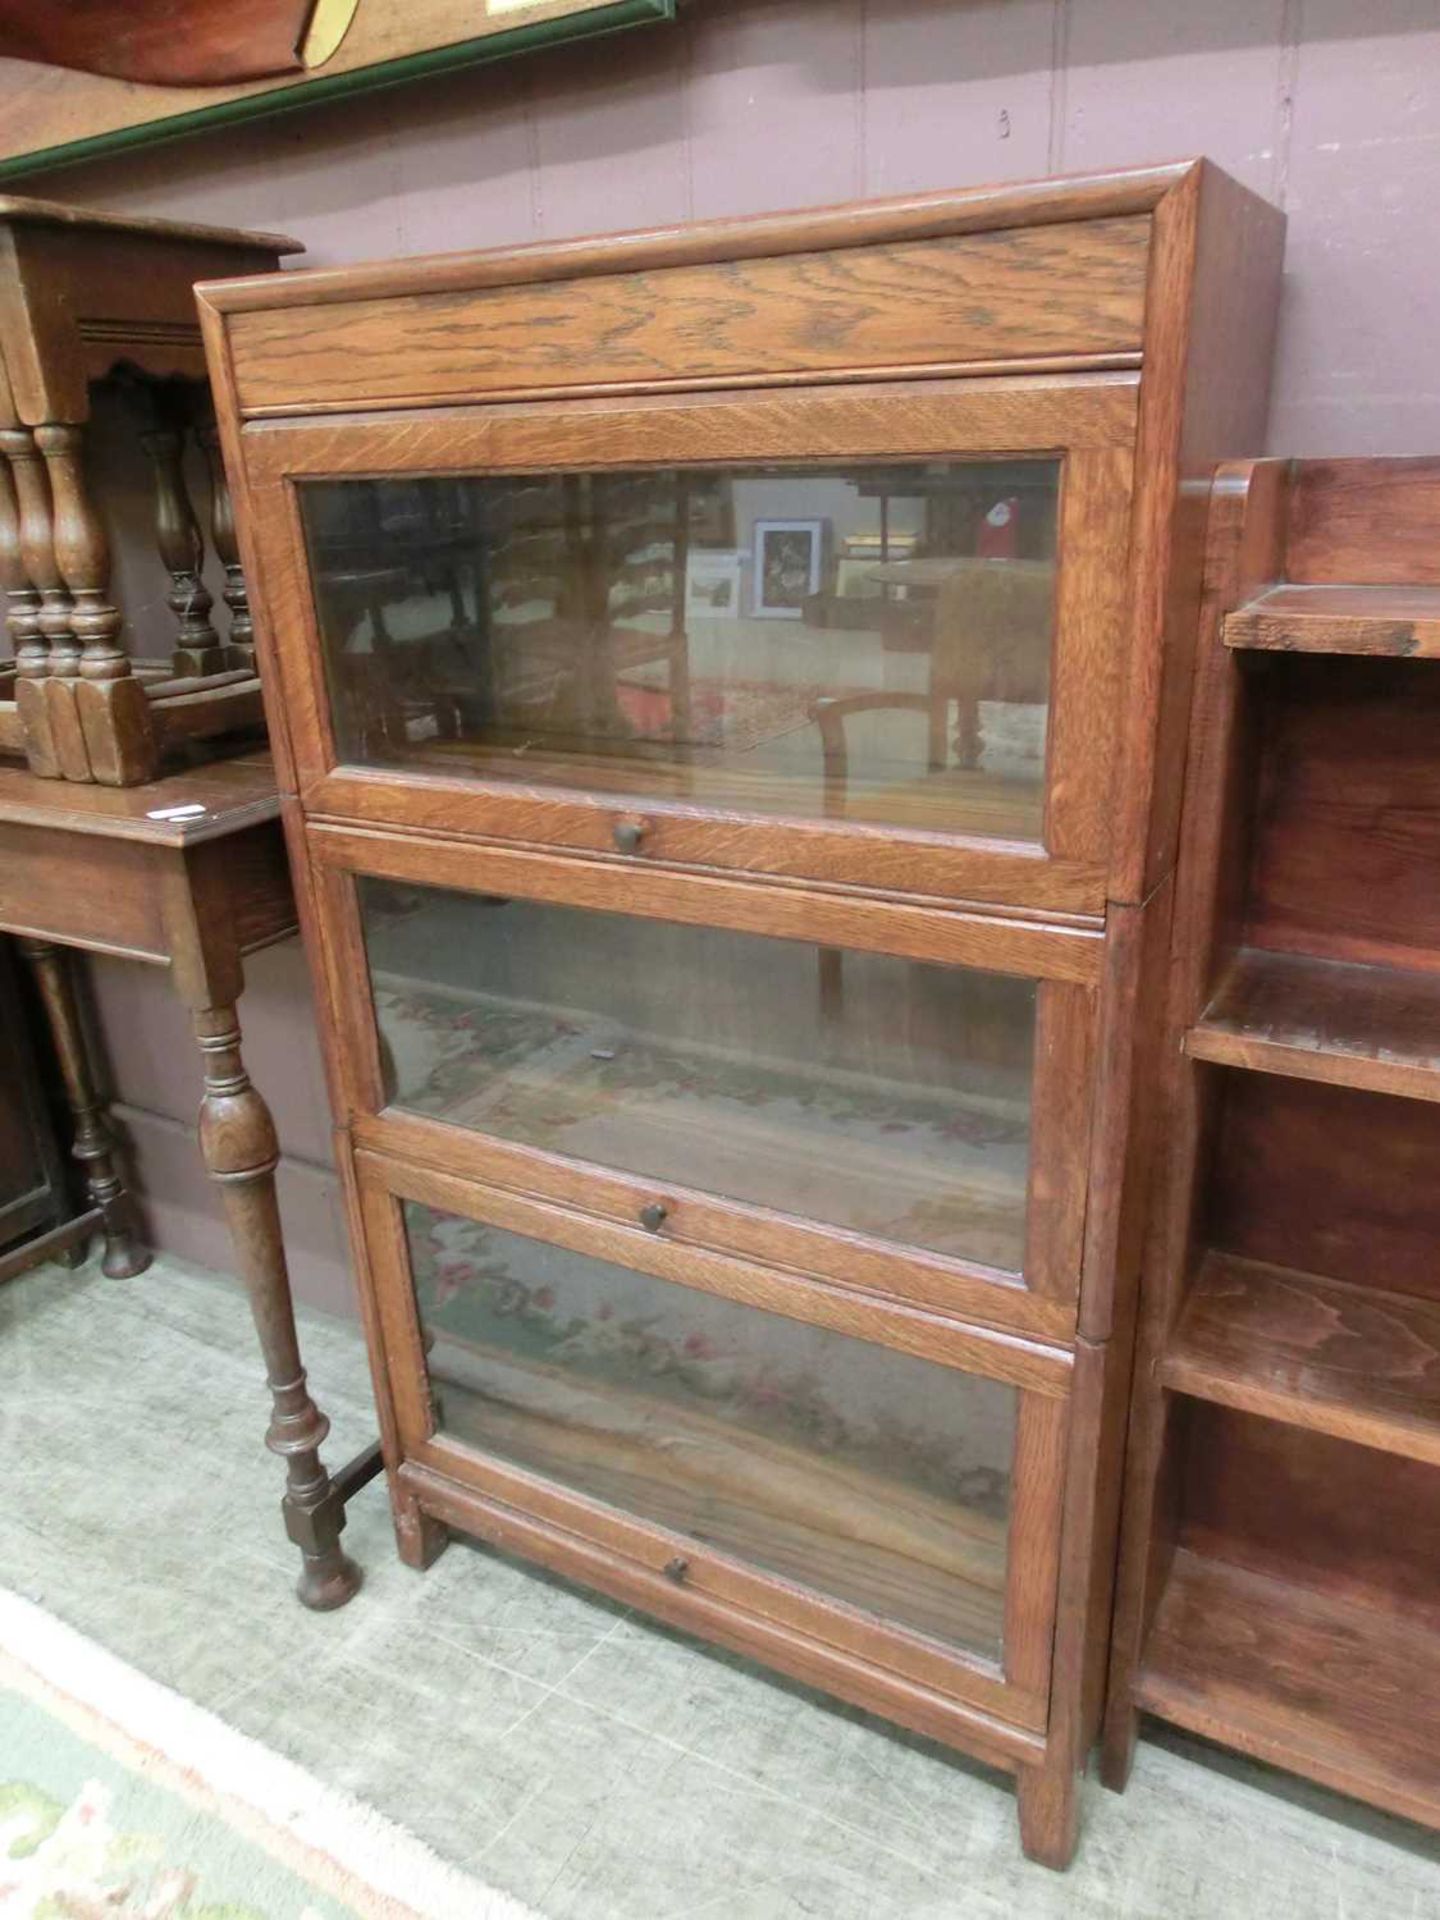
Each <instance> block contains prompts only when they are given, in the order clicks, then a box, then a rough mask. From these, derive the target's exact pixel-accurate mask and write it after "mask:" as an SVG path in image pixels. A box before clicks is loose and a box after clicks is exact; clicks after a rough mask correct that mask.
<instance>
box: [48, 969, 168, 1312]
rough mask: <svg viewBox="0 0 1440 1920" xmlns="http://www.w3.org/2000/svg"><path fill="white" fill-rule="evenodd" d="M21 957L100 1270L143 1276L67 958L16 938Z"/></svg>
mask: <svg viewBox="0 0 1440 1920" xmlns="http://www.w3.org/2000/svg"><path fill="white" fill-rule="evenodd" d="M18 944H19V947H20V951H21V953H22V954H23V955H24V957H25V959H26V960H27V961H28V962H29V964H30V967H31V969H32V971H33V972H34V975H35V981H36V985H37V986H38V987H39V989H40V998H41V1000H42V1002H43V1004H44V1007H45V1017H46V1019H47V1021H48V1022H49V1025H50V1032H51V1035H52V1037H53V1038H54V1041H55V1052H56V1055H57V1056H58V1058H59V1062H60V1075H61V1078H62V1080H63V1081H64V1083H65V1097H66V1100H67V1101H68V1103H69V1107H70V1114H71V1118H72V1120H73V1121H74V1129H75V1131H74V1139H73V1142H72V1144H71V1148H70V1151H71V1153H72V1154H73V1155H74V1157H75V1158H76V1159H77V1160H78V1161H79V1162H80V1165H81V1167H82V1169H83V1170H84V1174H85V1190H86V1192H87V1194H88V1195H89V1198H90V1204H91V1205H92V1206H93V1207H98V1208H99V1209H100V1216H101V1222H102V1229H103V1232H104V1235H105V1254H104V1258H103V1259H102V1260H101V1263H100V1265H101V1270H102V1272H104V1273H107V1274H108V1275H109V1276H110V1277H111V1279H113V1280H128V1279H130V1278H131V1277H132V1276H133V1275H135V1274H137V1273H143V1272H144V1271H145V1269H146V1267H148V1266H149V1264H150V1253H149V1250H148V1248H146V1247H145V1246H144V1244H143V1243H142V1241H141V1239H140V1236H139V1234H138V1233H137V1231H136V1227H135V1209H134V1204H133V1202H132V1201H131V1198H130V1195H129V1193H128V1192H127V1191H126V1188H125V1184H124V1182H123V1181H122V1180H121V1178H120V1173H119V1169H118V1168H117V1166H116V1164H115V1143H114V1140H113V1139H112V1138H111V1135H110V1129H109V1127H108V1126H107V1125H106V1123H105V1112H104V1107H103V1104H102V1102H101V1099H100V1095H99V1093H98V1092H97V1091H96V1088H95V1079H94V1075H93V1074H92V1072H91V1069H90V1055H89V1050H88V1048H87V1047H86V1045H85V1031H84V1028H83V1027H82V1026H81V1023H80V1010H79V1008H78V1007H77V1006H76V1004H75V989H74V984H73V982H72V981H71V978H70V956H69V954H68V953H67V952H66V951H65V949H64V948H63V947H57V946H54V945H52V944H51V942H50V941H48V940H34V939H28V938H22V939H21V940H20V941H19V943H18Z"/></svg>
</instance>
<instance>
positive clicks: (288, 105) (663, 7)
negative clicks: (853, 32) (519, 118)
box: [0, 0, 676, 180]
mask: <svg viewBox="0 0 1440 1920" xmlns="http://www.w3.org/2000/svg"><path fill="white" fill-rule="evenodd" d="M675 7H676V0H613V4H611V5H610V6H606V7H596V8H594V9H593V10H591V11H590V12H588V13H580V14H570V15H566V16H563V17H562V18H560V19H557V20H535V21H532V22H531V24H530V25H529V26H521V27H514V28H511V29H510V30H509V31H508V32H502V33H487V34H484V35H483V36H481V37H480V38H479V39H476V40H457V41H454V42H453V43H452V44H451V45H450V46H448V47H432V48H430V49H428V50H427V51H426V52H423V53H407V54H405V55H403V56H402V57H401V58H400V59H398V60H380V61H377V62H376V63H375V65H374V66H372V67H357V68H355V69H354V70H353V71H351V72H349V73H336V74H330V75H328V76H326V75H323V74H322V75H320V76H319V77H318V78H317V79H314V80H307V81H305V82H303V83H302V84H301V85H299V86H294V87H279V88H277V89H276V90H275V92H273V93H256V94H250V95H248V96H247V97H246V98H245V99H243V100H222V101H220V102H218V103H217V104H216V105H215V106H213V107H196V108H195V109H194V111H193V112H190V113H177V114H175V115H174V117H173V118H171V119H168V120H147V121H145V122H144V123H142V124H141V125H139V126H134V127H117V128H116V129H115V131H114V132H113V133H95V134H90V135H88V136H87V137H86V138H85V139H83V140H69V141H66V142H64V143H63V144H62V145H60V146H56V147H39V148H37V149H36V150H35V152H34V153H18V154H11V155H10V156H9V157H8V158H7V159H4V160H0V180H13V179H15V178H16V177H17V175H20V174H27V173H39V172H41V171H46V172H48V171H49V170H50V169H51V168H54V167H73V166H78V165H79V164H80V162H81V161H84V160H95V159H98V158H99V157H100V156H101V155H102V154H110V153H122V152H124V151H126V150H127V149H128V148H131V147H150V146H158V145H159V144H160V143H161V142H162V141H166V140H179V139H183V138H184V137H185V136H186V135H188V134H192V133H204V132H208V131H209V130H210V129H211V128H212V127H224V126H234V125H235V124H236V123H237V122H239V121H244V120H263V119H269V118H272V117H273V116H275V115H277V114H282V113H298V112H299V111H300V110H301V109H302V108H304V107H309V106H313V105H315V104H316V103H317V102H319V101H324V100H338V99H343V98H345V97H346V96H348V95H352V94H362V93H375V92H377V91H378V90H379V89H380V88H381V87H398V86H403V85H404V84H405V82H406V81H407V80H423V79H425V78H427V77H428V76H429V75H431V74H436V73H453V72H456V71H458V70H459V69H461V68H463V67H478V66H484V65H485V64H487V63H488V62H489V61H492V60H508V59H511V58H512V57H513V56H514V55H515V54H517V53H529V52H531V51H533V50H534V49H535V48H537V47H547V46H556V45H561V44H563V43H564V42H566V41H570V40H589V39H594V38H597V37H598V36H599V35H600V34H605V33H618V32H620V31H621V30H622V29H623V28H626V27H638V26H643V25H644V24H645V23H646V22H647V21H650V20H673V19H674V18H675Z"/></svg>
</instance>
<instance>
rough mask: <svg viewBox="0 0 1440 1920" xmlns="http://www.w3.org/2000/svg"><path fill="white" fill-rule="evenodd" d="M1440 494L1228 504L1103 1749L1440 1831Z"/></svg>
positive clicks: (1359, 469)
mask: <svg viewBox="0 0 1440 1920" xmlns="http://www.w3.org/2000/svg"><path fill="white" fill-rule="evenodd" d="M1437 524H1440V462H1437V461H1433V460H1337V461H1311V460H1305V461H1299V462H1296V463H1294V464H1293V465H1287V464H1285V463H1282V462H1278V461H1269V462H1261V463H1258V464H1253V465H1239V466H1235V467H1232V468H1228V469H1226V470H1225V472H1224V473H1223V474H1222V476H1221V479H1220V482H1219V484H1218V485H1217V487H1216V490H1215V494H1214V496H1213V502H1212V507H1211V517H1210V529H1209V549H1208V559H1207V577H1206V585H1205V617H1204V621H1203V624H1202V639H1201V649H1200V655H1199V660H1198V664H1197V672H1196V681H1195V697H1194V716H1193V720H1192V725H1191V734H1190V761H1189V772H1188V775H1187V782H1186V798H1185V812H1184V824H1183V830H1182V835H1181V856H1180V863H1179V870H1178V878H1177V897H1176V910H1175V928H1174V934H1173V939H1172V948H1171V951H1172V960H1171V980H1170V989H1169V996H1168V1005H1167V1011H1166V1016H1165V1027H1164V1046H1163V1049H1162V1058H1163V1059H1164V1060H1165V1061H1166V1062H1167V1063H1168V1064H1167V1067H1166V1071H1165V1073H1164V1075H1163V1080H1164V1104H1163V1108H1162V1111H1161V1116H1160V1124H1161V1132H1162V1134H1163V1137H1164V1138H1165V1140H1166V1143H1167V1148H1166V1152H1165V1154H1164V1157H1163V1162H1162V1167H1161V1177H1160V1179H1159V1180H1158V1181H1157V1185H1156V1195H1155V1206H1154V1210H1153V1216H1152V1219H1151V1223H1150V1228H1149V1234H1148V1242H1147V1251H1146V1257H1145V1261H1144V1266H1143V1272H1144V1285H1143V1288H1142V1292H1141V1316H1140V1338H1139V1349H1138V1358H1137V1364H1136V1370H1135V1382H1134V1404H1133V1409H1132V1414H1131V1427H1130V1434H1131V1437H1130V1444H1129V1452H1128V1462H1127V1470H1126V1492H1125V1515H1124V1526H1123V1533H1122V1547H1121V1561H1120V1576H1119V1582H1118V1591H1117V1605H1116V1611H1115V1628H1114V1647H1113V1655H1112V1666H1111V1677H1110V1688H1109V1702H1108V1709H1107V1721H1106V1733H1105V1744H1104V1771H1105V1777H1106V1779H1107V1780H1108V1781H1109V1782H1110V1784H1112V1785H1114V1786H1120V1785H1122V1784H1123V1782H1124V1779H1125V1776H1126V1774H1127V1772H1128V1768H1129V1764H1130V1756H1131V1751H1132V1748H1133V1742H1134V1738H1135V1730H1136V1721H1137V1717H1138V1714H1139V1712H1140V1711H1141V1710H1143V1711H1145V1712H1149V1713H1154V1714H1158V1715H1160V1716H1161V1717H1163V1718H1165V1719H1168V1720H1173V1721H1176V1722H1178V1723H1179V1724H1181V1725H1183V1726H1187V1727H1190V1728H1192V1729H1194V1730H1195V1731H1197V1732H1199V1733H1202V1734H1204V1735H1206V1736H1208V1737H1210V1738H1212V1739H1216V1740H1220V1741H1224V1742H1226V1743H1228V1744H1229V1745H1232V1746H1236V1747H1239V1748H1241V1749H1243V1750H1244V1751H1245V1752H1247V1753H1250V1754H1254V1755H1257V1756H1258V1757H1259V1758H1261V1759H1264V1760H1269V1761H1273V1762H1275V1763H1277V1764H1278V1765H1280V1766H1284V1767H1288V1768H1291V1769H1292V1770H1293V1771H1295V1772H1297V1773H1302V1774H1306V1775H1308V1776H1309V1777H1310V1778H1312V1779H1315V1780H1319V1781H1322V1782H1324V1783H1325V1784H1326V1785H1328V1786H1332V1787H1337V1788H1339V1789H1341V1790H1342V1791H1344V1792H1347V1793H1352V1794H1355V1795H1358V1796H1359V1797H1360V1798H1362V1799H1365V1800H1369V1801H1371V1802H1373V1803H1374V1804H1375V1805H1377V1806H1381V1807H1384V1808H1387V1809H1389V1810H1391V1811H1393V1812H1398V1813H1403V1814H1408V1815H1410V1816H1411V1817H1413V1818H1415V1819H1419V1820H1423V1821H1425V1822H1427V1823H1428V1824H1429V1825H1431V1826H1436V1825H1440V1657H1437V1655H1440V1638H1437V1636H1440V1598H1437V1584H1436V1579H1435V1570H1436V1566H1437V1564H1440V1282H1437V1277H1436V1271H1437V1270H1436V1262H1435V1254H1434V1249H1435V1234H1436V1217H1435V1182H1434V1180H1433V1178H1432V1171H1433V1167H1434V1165H1435V1155H1436V1152H1437V1150H1440V1131H1437V1116H1440V1107H1437V1104H1436V1102H1437V1100H1440V915H1437V901H1440V888H1437V885H1436V880H1437V874H1440V837H1437V822H1440V756H1437V753H1436V740H1437V737H1440V731H1437V721H1440V677H1437V669H1436V667H1435V665H1434V664H1433V662H1432V660H1431V658H1430V656H1431V654H1432V653H1433V652H1434V650H1435V630H1434V628H1433V624H1432V623H1433V618H1434V614H1435V611H1436V608H1437V606H1440V547H1437V543H1436V538H1435V530H1436V527H1437Z"/></svg>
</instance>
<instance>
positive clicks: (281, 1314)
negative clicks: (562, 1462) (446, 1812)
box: [194, 1007, 360, 1611]
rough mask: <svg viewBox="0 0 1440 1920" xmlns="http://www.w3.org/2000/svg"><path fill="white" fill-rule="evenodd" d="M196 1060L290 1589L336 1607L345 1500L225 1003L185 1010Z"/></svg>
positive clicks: (265, 1114) (260, 1130)
mask: <svg viewBox="0 0 1440 1920" xmlns="http://www.w3.org/2000/svg"><path fill="white" fill-rule="evenodd" d="M194 1020H195V1033H196V1037H197V1038H198V1040H199V1042H200V1051H201V1054H202V1056H203V1057H204V1062H205V1097H204V1099H203V1100H202V1101H201V1103H200V1150H201V1152H202V1153H203V1155H204V1157H205V1165H206V1168H207V1169H208V1171H209V1173H210V1177H211V1179H212V1180H214V1181H215V1183H216V1184H217V1186H218V1187H219V1189H220V1197H221V1200H222V1202H223V1203H224V1207H225V1215H226V1221H227V1224H228V1225H229V1228H230V1237H231V1239H232V1241H233V1242H234V1246H235V1257H236V1262H237V1265H238V1266H239V1269H240V1275H241V1278H242V1279H243V1280H244V1282H245V1288H246V1291H247V1293H248V1294H249V1296H250V1311H251V1314H252V1315H253V1317H254V1321H255V1331H256V1333H257V1334H258V1335H259V1337H260V1350H261V1352H262V1353H263V1354H264V1356H265V1373H266V1379H267V1382H268V1384H269V1387H270V1399H271V1419H270V1426H269V1429H268V1431H267V1432H266V1435H265V1444H266V1446H267V1447H269V1449H270V1451H271V1452H272V1453H277V1454H279V1455H280V1457H281V1459H282V1460H284V1462H285V1481H286V1486H285V1498H284V1501H283V1503H282V1508H281V1510H282V1512H283V1514H284V1516H285V1531H286V1532H287V1533H288V1534H289V1536H290V1538H291V1539H292V1540H293V1541H294V1542H295V1545H296V1546H297V1547H298V1548H299V1549H300V1553H301V1557H302V1559H303V1562H304V1565H303V1568H302V1571H301V1575H300V1584H299V1588H298V1592H299V1595H300V1599H301V1601H302V1602H303V1604H304V1605H305V1606H307V1607H311V1608H314V1609H316V1610H317V1611H328V1610H329V1609H331V1608H334V1607H343V1606H344V1604H345V1602H346V1601H347V1600H349V1599H350V1598H352V1596H353V1595H354V1594H355V1592H356V1591H357V1589H358V1588H359V1585H360V1570H359V1568H358V1567H357V1566H356V1565H355V1564H354V1562H353V1561H352V1560H350V1559H349V1558H348V1556H347V1555H346V1554H345V1553H344V1552H343V1551H342V1550H341V1547H340V1534H341V1531H342V1529H343V1528H344V1525H345V1502H344V1500H343V1499H342V1498H341V1496H340V1493H339V1492H338V1490H337V1489H336V1487H335V1486H334V1484H333V1483H332V1481H331V1479H330V1476H329V1474H328V1473H327V1472H326V1471H325V1466H324V1463H323V1461H322V1460H321V1458H320V1447H321V1444H322V1442H323V1441H324V1439H325V1436H326V1435H327V1434H328V1433H329V1431H330V1422H329V1421H328V1420H327V1419H326V1418H325V1416H324V1414H323V1413H321V1411H320V1409H319V1408H318V1407H317V1406H316V1404H315V1402H314V1401H313V1400H312V1399H311V1398H310V1393H309V1390H308V1388H307V1387H306V1384H305V1369H304V1367H303V1366H302V1365H301V1364H300V1341H299V1336H298V1334H297V1333H296V1330H295V1305H294V1301H293V1300H292V1299H291V1296H290V1273H289V1269H288V1267H287V1266H286V1264H285V1245H284V1241H283V1239H282V1238H281V1233H280V1209H279V1207H278V1206H277V1204H276V1200H275V1167H276V1163H277V1161H278V1160H279V1157H280V1152H279V1146H278V1143H277V1142H276V1138H275V1123H274V1122H273V1120H272V1119H271V1117H270V1109H269V1108H268V1107H267V1106H266V1104H265V1102H264V1101H263V1100H262V1099H261V1097H260V1095H259V1094H258V1093H257V1092H256V1090H255V1088H254V1087H253V1086H251V1084H250V1076H249V1075H248V1074H247V1073H246V1071H245V1064H244V1062H243V1060H242V1059H241V1057H240V1025H239V1022H238V1020H237V1019H236V1017H235V1009H234V1008H233V1007H208V1008H204V1009H202V1010H201V1011H199V1012H197V1013H196V1014H195V1016H194Z"/></svg>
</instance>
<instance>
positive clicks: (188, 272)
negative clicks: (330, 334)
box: [0, 196, 300, 787]
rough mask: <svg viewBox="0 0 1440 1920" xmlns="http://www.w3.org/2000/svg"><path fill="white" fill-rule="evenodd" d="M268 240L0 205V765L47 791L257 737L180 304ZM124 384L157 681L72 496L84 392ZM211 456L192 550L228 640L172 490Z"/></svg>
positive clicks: (77, 477) (82, 492)
mask: <svg viewBox="0 0 1440 1920" xmlns="http://www.w3.org/2000/svg"><path fill="white" fill-rule="evenodd" d="M299 251H300V247H299V245H298V243H297V242H295V241H293V240H286V239H284V238H283V237H282V236H280V235H278V234H266V233H242V232H237V231H234V230H232V229H230V228H227V227H197V226H184V225H180V224H178V223H176V222H173V221H167V220H132V219H125V218H122V217H120V216H118V215H115V214H107V213H89V212H86V211H84V210H83V209H80V208H76V207H69V206H63V205H59V204H57V203H53V202H50V201H45V200H26V199H18V198H15V197H12V196H4V197H0V586H3V587H4V588H5V589H6V590H7V593H8V598H9V628H10V636H11V640H12V642H13V645H14V651H15V659H14V665H13V668H6V669H5V670H4V671H3V673H0V753H6V752H8V753H11V754H14V755H17V756H19V755H23V756H24V759H25V762H26V764H27V766H28V767H29V769H30V771H31V772H32V773H35V774H39V775H41V776H43V777H46V778H50V779H63V780H71V781H77V782H90V781H94V782H98V783H99V784H101V785H103V786H120V787H127V786H133V785H136V784H138V783H142V782H144V781H147V780H152V779H154V778H155V776H156V774H157V773H158V772H159V771H160V768H161V764H162V761H164V760H165V759H166V758H167V757H169V758H171V759H173V758H174V757H175V756H176V755H177V754H180V755H183V754H184V753H185V752H186V751H187V750H188V749H189V748H190V745H191V743H192V742H194V741H195V740H197V739H205V738H213V737H214V736H216V735H221V734H227V733H234V732H236V731H237V730H239V729H242V728H250V729H256V728H258V726H259V723H260V720H261V709H260V695H259V689H258V686H257V684H256V680H255V663H254V654H253V649H252V647H251V645H250V636H249V614H248V609H247V607H246V602H245V591H244V583H243V581H242V580H241V578H240V574H239V565H238V556H237V554H236V552H235V548H234V541H233V521H232V518H231V514H230V507H229V500H228V496H227V493H226V487H225V476H224V471H223V468H222V467H221V465H220V462H219V459H218V456H217V455H216V453H215V450H214V442H213V434H212V430H211V425H210V407H209V399H208V395H207V392H206V388H205V363H204V355H203V352H202V349H201V345H200V336H199V328H198V323H197V320H196V315H195V302H194V296H193V293H192V288H193V286H194V283H195V282H196V280H198V279H202V278H206V277H208V276H210V275H213V274H216V273H227V272H229V273H236V272H245V273H249V272H259V271H263V270H265V269H267V268H273V267H274V266H276V265H277V264H278V262H279V260H280V258H281V256H283V255H285V254H290V253H298V252H299ZM105 378H119V379H123V380H124V382H125V383H126V385H127V387H128V388H129V390H130V392H131V394H132V396H133V397H134V399H135V401H136V405H137V407H138V409H139V411H140V413H141V417H142V423H143V431H142V439H143V441H144V444H145V448H146V451H147V453H148V454H149V457H150V460H151V463H152V465H153V469H154V475H155V529H156V542H157V545H158V547H159V550H160V554H161V557H162V559H163V560H164V563H165V566H166V568H167V570H168V571H169V574H170V577H171V581H172V583H173V585H172V591H171V595H170V602H169V604H170V607H171V609H172V611H173V613H174V616H175V621H176V643H175V647H174V650H173V653H172V656H171V658H170V660H169V661H168V662H164V663H157V662H142V661H138V660H134V659H132V658H131V656H130V654H129V653H128V652H127V650H126V647H125V643H124V635H123V628H124V615H123V610H122V609H121V608H120V607H117V606H116V605H115V604H114V602H113V601H112V599H111V597H110V587H109V575H110V556H109V549H108V542H107V538H106V533H105V527H104V522H103V520H102V517H101V515H100V513H99V512H98V510H97V505H96V502H95V500H94V498H93V495H92V493H91V491H90V489H89V487H88V485H87V481H86V475H85V464H84V450H85V429H86V424H87V422H88V420H89V418H90V398H91V388H92V385H93V383H94V382H96V381H98V380H101V379H105ZM192 433H194V434H197V435H199V437H200V438H201V440H202V441H204V442H206V443H208V445H209V448H210V450H211V455H212V457H211V474H212V482H213V493H212V501H213V511H212V515H211V532H212V537H213V540H214V543H215V549H216V552H217V554H218V555H219V558H220V561H221V563H222V565H224V567H225V568H226V586H225V593H224V599H225V603H226V606H227V608H228V609H229V613H230V623H229V631H228V634H224V635H222V633H221V632H219V631H218V630H217V628H216V627H215V624H214V621H213V619H212V614H213V611H214V609H213V605H212V596H211V594H210V591H209V589H208V588H207V587H206V585H205V583H204V581H203V579H202V577H201V569H202V565H203V559H204V552H205V544H204V539H203V536H202V534H201V531H200V526H199V523H198V521H197V519H196V517H195V512H194V509H193V507H192V506H191V503H190V498H189V495H188V492H187V489H186V483H185V475H184V471H183V454H184V449H185V445H186V442H187V438H188V436H189V435H190V434H192Z"/></svg>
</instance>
